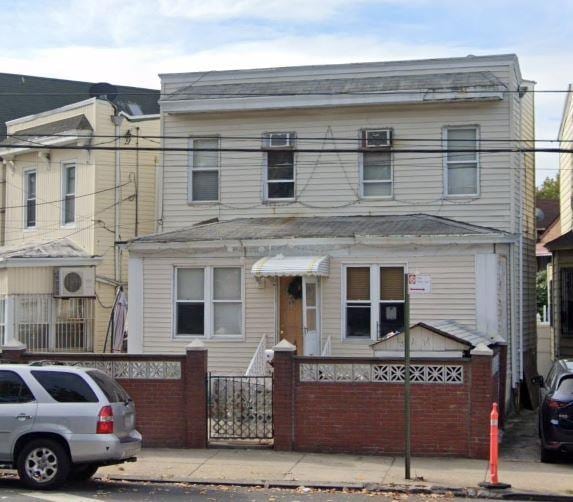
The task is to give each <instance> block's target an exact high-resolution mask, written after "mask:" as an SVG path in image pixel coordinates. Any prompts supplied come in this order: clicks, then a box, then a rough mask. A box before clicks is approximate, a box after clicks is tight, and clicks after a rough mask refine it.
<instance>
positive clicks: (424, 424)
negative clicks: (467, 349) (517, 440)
mask: <svg viewBox="0 0 573 502" xmlns="http://www.w3.org/2000/svg"><path fill="white" fill-rule="evenodd" d="M491 352H492V351H491V350H489V349H486V350H485V351H484V352H483V353H480V352H479V351H476V352H475V353H474V354H472V356H471V358H466V359H463V360H448V359H444V360H436V359H428V360H416V361H413V363H412V369H413V371H412V380H413V383H412V393H411V396H412V408H411V409H412V452H413V453H414V454H417V455H444V456H462V457H470V458H487V456H488V452H489V414H490V411H491V406H492V403H493V402H495V401H499V402H503V395H502V394H503V390H502V387H501V385H500V384H501V382H500V379H499V375H500V361H501V357H500V354H499V349H496V351H495V352H494V353H491ZM273 364H274V372H275V373H274V382H273V384H274V391H273V392H274V394H273V406H274V409H273V414H274V425H275V449H277V450H286V451H289V450H297V451H313V452H345V453H384V454H400V453H403V451H404V394H403V392H404V384H403V375H404V373H403V371H404V370H403V361H400V360H397V361H389V360H380V359H356V358H353V359H349V358H309V357H297V356H295V355H294V352H292V351H289V350H280V351H277V352H275V359H274V363H273Z"/></svg>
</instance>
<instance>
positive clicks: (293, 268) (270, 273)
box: [251, 255, 330, 277]
mask: <svg viewBox="0 0 573 502" xmlns="http://www.w3.org/2000/svg"><path fill="white" fill-rule="evenodd" d="M251 272H252V274H253V275H254V276H255V277H281V276H294V275H301V276H302V275H313V276H327V275H328V274H329V272H330V266H329V258H328V256H282V255H277V256H272V257H266V258H261V259H260V260H258V261H257V262H256V263H255V264H254V265H253V267H252V268H251Z"/></svg>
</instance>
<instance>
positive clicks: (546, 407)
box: [533, 359, 573, 462]
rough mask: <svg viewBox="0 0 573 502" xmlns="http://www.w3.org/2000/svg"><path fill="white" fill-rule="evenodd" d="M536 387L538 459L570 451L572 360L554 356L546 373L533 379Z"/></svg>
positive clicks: (572, 448)
mask: <svg viewBox="0 0 573 502" xmlns="http://www.w3.org/2000/svg"><path fill="white" fill-rule="evenodd" d="M533 383H536V384H538V385H539V387H540V393H539V396H540V403H539V437H540V438H541V461H542V462H551V461H553V460H555V458H556V455H557V454H558V453H573V360H571V359H558V360H556V361H555V362H554V363H553V366H552V367H551V370H550V371H549V373H548V374H547V379H544V378H543V377H542V376H536V377H534V378H533Z"/></svg>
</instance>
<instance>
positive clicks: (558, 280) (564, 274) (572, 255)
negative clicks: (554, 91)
mask: <svg viewBox="0 0 573 502" xmlns="http://www.w3.org/2000/svg"><path fill="white" fill-rule="evenodd" d="M572 93H573V84H570V85H569V92H568V93H567V96H566V98H565V105H564V108H563V116H562V118H561V127H560V128H559V140H560V142H561V143H560V147H561V148H564V149H570V148H571V142H572V141H573V97H572V96H571V95H572ZM572 171H573V154H571V153H569V152H562V153H560V154H559V177H560V183H559V193H560V211H561V217H560V220H561V228H560V230H561V231H560V235H558V236H556V237H557V238H554V239H553V240H551V241H550V242H548V243H547V244H545V247H546V248H547V249H548V250H549V251H551V252H552V254H553V260H552V261H553V263H552V267H551V271H552V288H551V294H552V302H551V303H552V305H553V308H552V313H553V315H552V318H551V320H552V327H553V339H554V344H555V346H554V353H555V355H556V356H557V357H571V356H573V208H572V205H573V174H572Z"/></svg>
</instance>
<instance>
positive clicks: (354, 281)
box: [346, 267, 370, 301]
mask: <svg viewBox="0 0 573 502" xmlns="http://www.w3.org/2000/svg"><path fill="white" fill-rule="evenodd" d="M346 298H347V299H348V300H366V301H370V267H348V268H347V269H346Z"/></svg>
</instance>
